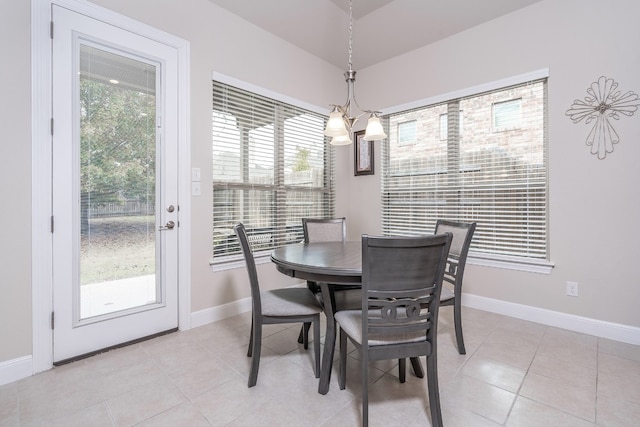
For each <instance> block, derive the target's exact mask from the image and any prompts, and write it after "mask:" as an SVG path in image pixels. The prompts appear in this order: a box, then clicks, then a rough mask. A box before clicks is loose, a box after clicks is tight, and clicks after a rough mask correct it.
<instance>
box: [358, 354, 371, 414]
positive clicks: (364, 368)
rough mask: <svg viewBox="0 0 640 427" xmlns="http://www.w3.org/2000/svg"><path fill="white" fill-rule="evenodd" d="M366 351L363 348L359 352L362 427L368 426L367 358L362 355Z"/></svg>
mask: <svg viewBox="0 0 640 427" xmlns="http://www.w3.org/2000/svg"><path fill="white" fill-rule="evenodd" d="M366 351H367V349H366V348H364V346H363V347H362V349H361V351H360V360H361V363H362V374H361V375H362V378H361V380H362V427H368V426H369V357H368V356H367V355H365V354H364V353H365V352H366Z"/></svg>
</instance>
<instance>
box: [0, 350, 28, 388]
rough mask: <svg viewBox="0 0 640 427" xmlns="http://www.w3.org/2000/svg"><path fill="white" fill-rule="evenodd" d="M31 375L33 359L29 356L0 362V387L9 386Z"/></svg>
mask: <svg viewBox="0 0 640 427" xmlns="http://www.w3.org/2000/svg"><path fill="white" fill-rule="evenodd" d="M32 374H33V358H32V357H31V356H23V357H18V358H17V359H12V360H7V361H4V362H0V386H1V385H4V384H9V383H12V382H14V381H18V380H21V379H22V378H26V377H30V376H31V375H32Z"/></svg>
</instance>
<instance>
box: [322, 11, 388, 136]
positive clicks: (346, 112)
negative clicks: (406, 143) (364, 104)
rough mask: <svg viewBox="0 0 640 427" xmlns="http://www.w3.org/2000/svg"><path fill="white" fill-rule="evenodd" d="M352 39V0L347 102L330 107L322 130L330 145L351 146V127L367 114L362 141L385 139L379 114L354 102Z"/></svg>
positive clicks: (354, 80)
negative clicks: (367, 118)
mask: <svg viewBox="0 0 640 427" xmlns="http://www.w3.org/2000/svg"><path fill="white" fill-rule="evenodd" d="M352 37H353V0H349V69H348V70H347V71H345V73H344V77H345V81H346V82H347V102H345V103H344V105H335V104H333V105H331V106H332V107H333V110H332V111H331V113H330V114H329V120H328V121H327V127H326V128H325V130H324V134H325V135H326V136H331V137H332V139H331V144H332V145H347V144H351V143H352V142H353V141H352V140H351V133H352V131H353V126H354V125H355V124H356V122H357V121H358V119H360V118H361V117H363V116H365V115H367V114H368V115H369V120H368V121H367V128H366V130H365V133H364V136H363V137H362V139H364V140H365V141H377V140H380V139H385V138H386V137H387V134H386V133H384V129H382V123H380V118H379V117H378V114H380V112H379V111H372V110H364V109H362V108H361V107H360V106H359V105H358V101H356V93H355V83H356V72H355V71H354V70H353V69H352V66H351V56H352V54H353V48H352V44H353V41H352ZM353 105H355V106H356V107H357V108H358V109H359V110H360V111H361V113H360V114H358V115H354V114H353V112H352V110H351V107H352V106H353Z"/></svg>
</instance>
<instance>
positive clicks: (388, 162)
mask: <svg viewBox="0 0 640 427" xmlns="http://www.w3.org/2000/svg"><path fill="white" fill-rule="evenodd" d="M440 99H443V98H440ZM444 99H446V98H444ZM505 100H507V102H504V101H505ZM545 110H546V79H541V80H536V81H534V82H527V83H525V84H520V85H515V86H509V87H504V88H498V89H493V90H491V91H485V92H482V93H475V94H473V93H471V94H470V95H469V96H465V97H461V98H456V99H451V100H449V101H447V102H441V103H438V104H432V105H425V106H424V107H420V108H415V109H411V110H408V111H401V112H397V113H392V114H390V115H388V116H387V119H388V126H389V128H390V132H389V135H390V138H389V143H388V145H387V144H383V149H384V151H383V172H382V173H383V177H382V199H383V200H382V209H383V212H382V228H383V232H384V234H386V235H410V234H419V233H432V232H433V229H434V226H435V222H436V220H437V219H438V218H445V219H450V220H454V221H456V220H457V221H468V222H472V221H475V222H477V223H478V226H477V229H476V232H475V235H474V238H473V243H472V246H471V251H473V254H474V255H475V256H477V257H483V258H489V259H497V260H507V261H520V262H522V263H532V264H536V263H540V264H544V263H545V262H546V260H547V258H548V254H547V160H546V118H545V117H546V111H545ZM462 116H464V117H462ZM443 117H444V119H443ZM407 120H416V121H417V123H418V125H417V128H418V129H419V132H418V135H417V138H418V140H419V141H421V144H418V145H412V146H407V145H403V144H401V143H400V142H399V141H398V140H397V139H395V138H394V136H395V135H397V132H394V129H395V128H396V127H398V126H399V125H400V124H401V123H403V122H406V121H407ZM442 120H446V126H445V128H446V129H448V131H447V132H446V138H445V139H444V140H442V139H441V138H440V136H441V133H440V132H436V131H434V130H436V129H438V127H440V129H442V127H443V125H442ZM496 128H500V129H501V130H502V131H501V132H497V133H494V132H493V130H495V129H496Z"/></svg>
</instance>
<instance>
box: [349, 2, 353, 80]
mask: <svg viewBox="0 0 640 427" xmlns="http://www.w3.org/2000/svg"><path fill="white" fill-rule="evenodd" d="M352 38H353V0H349V71H351V70H352V68H351V56H352V55H353V46H352V44H353V41H352Z"/></svg>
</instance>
